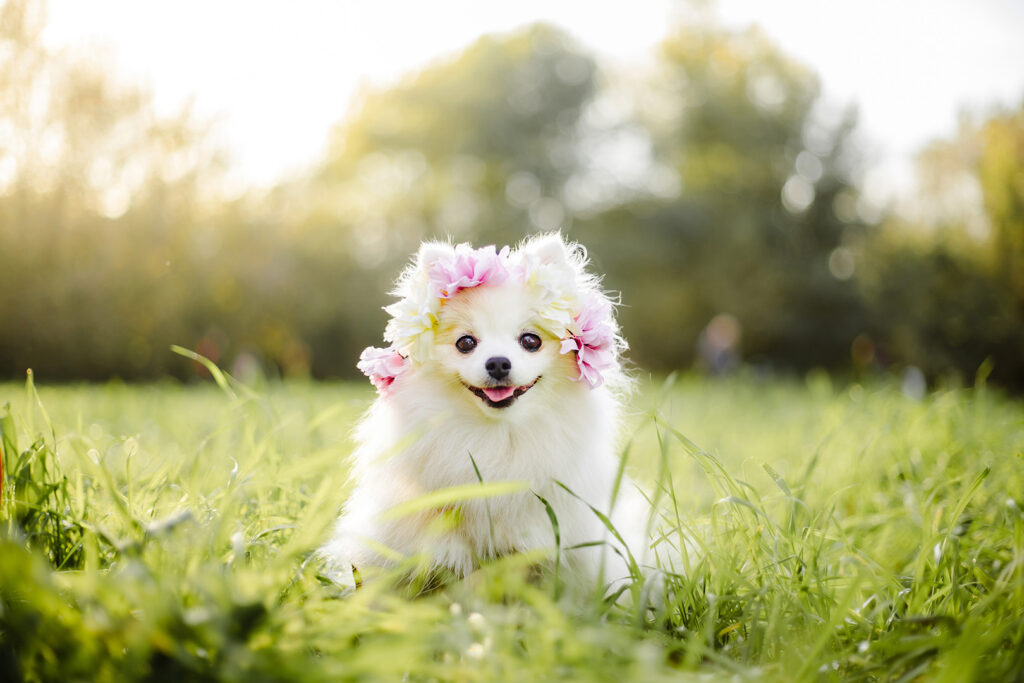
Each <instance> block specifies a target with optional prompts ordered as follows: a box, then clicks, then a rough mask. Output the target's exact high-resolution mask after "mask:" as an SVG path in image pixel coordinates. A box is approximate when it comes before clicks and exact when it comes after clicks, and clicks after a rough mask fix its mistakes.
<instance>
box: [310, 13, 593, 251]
mask: <svg viewBox="0 0 1024 683" xmlns="http://www.w3.org/2000/svg"><path fill="white" fill-rule="evenodd" d="M594 70H595V67H594V63H593V61H592V60H591V58H590V57H589V56H588V55H586V54H584V53H582V52H581V51H580V50H579V49H578V48H577V47H575V46H574V45H573V44H572V42H571V41H570V40H569V39H568V38H567V37H566V36H565V35H564V34H563V33H562V32H560V31H558V30H557V29H554V28H552V27H550V26H545V25H535V26H533V27H530V28H528V29H524V30H521V31H518V32H515V33H513V34H510V35H507V36H499V37H495V36H487V37H484V38H481V39H479V40H478V41H477V42H476V43H474V44H473V45H471V46H470V47H469V48H467V49H466V50H465V51H464V52H463V53H462V54H460V55H459V56H458V57H456V58H454V59H451V60H449V61H445V62H442V63H439V64H437V65H435V66H432V67H430V68H427V69H425V70H424V71H421V72H419V73H418V74H415V75H413V76H410V77H408V78H406V79H405V80H404V81H402V82H400V83H399V84H398V85H396V86H395V87H393V88H390V89H388V90H385V91H380V92H369V93H366V94H364V96H363V97H362V99H361V100H360V102H359V104H358V106H357V107H356V108H355V110H354V111H353V113H352V115H351V116H350V117H349V118H347V119H346V120H345V121H344V122H343V123H342V124H341V125H339V126H338V127H337V128H336V129H335V131H334V134H333V136H332V141H331V143H330V145H329V148H328V151H327V155H326V157H325V159H324V161H323V163H322V165H321V166H320V168H319V169H318V170H317V171H316V174H315V180H316V182H318V183H321V184H323V185H324V186H326V187H327V188H329V190H330V193H331V196H332V198H333V201H334V202H335V205H334V206H335V207H336V213H340V215H343V216H346V217H348V218H350V219H351V221H352V223H353V228H354V230H355V232H356V235H355V237H356V240H357V246H358V247H359V248H362V247H363V246H364V244H363V243H365V242H366V241H373V240H377V239H386V240H393V241H395V242H396V243H395V244H393V245H391V247H392V248H393V249H394V250H396V251H397V252H399V253H401V254H402V255H403V256H404V255H406V254H407V253H408V252H409V251H410V250H412V249H414V248H415V247H416V245H417V244H418V243H419V241H420V240H421V239H423V238H424V237H426V236H430V235H435V236H446V235H450V236H452V237H454V238H456V239H460V240H471V241H479V242H509V241H516V240H518V239H519V238H521V237H522V236H523V235H524V234H526V233H527V232H529V231H531V230H536V229H541V230H554V229H557V228H560V227H564V226H565V225H566V224H567V215H566V211H565V207H564V206H563V205H562V204H561V202H560V200H559V197H560V195H561V190H562V187H563V186H564V184H565V182H566V181H567V180H568V178H569V177H570V176H571V175H572V173H573V171H574V170H575V169H576V167H577V165H578V159H577V150H576V148H575V144H574V143H575V137H576V134H577V133H576V130H577V119H578V118H579V116H580V113H581V111H582V110H583V108H584V106H585V105H586V103H587V102H588V100H589V99H590V98H591V96H592V94H593V92H594Z"/></svg>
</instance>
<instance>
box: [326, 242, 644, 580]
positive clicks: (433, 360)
mask: <svg viewBox="0 0 1024 683" xmlns="http://www.w3.org/2000/svg"><path fill="white" fill-rule="evenodd" d="M586 265H587V263H586V255H585V252H584V250H583V249H582V248H581V247H580V246H579V245H576V244H571V243H566V242H565V241H564V240H563V239H562V237H561V236H559V235H545V236H540V237H535V238H533V239H531V240H529V241H527V242H525V243H524V244H522V245H521V246H520V247H518V248H517V249H515V250H510V249H509V248H508V247H506V248H504V249H502V250H501V251H497V250H495V248H494V247H484V248H482V249H473V248H471V247H470V246H469V245H465V244H460V245H457V246H452V245H449V244H443V243H425V244H424V245H423V246H422V247H421V248H420V250H419V254H418V255H417V256H416V258H415V260H414V262H413V263H412V264H411V265H410V266H409V267H408V268H407V269H406V270H405V271H404V272H403V273H402V275H401V276H400V277H399V279H398V283H397V285H396V287H395V290H394V292H393V294H394V295H396V296H397V297H398V298H399V301H398V302H397V303H395V304H393V305H391V306H388V307H387V308H386V309H385V310H386V311H387V312H388V313H390V315H391V319H390V321H389V322H388V324H387V327H386V329H385V332H384V338H385V340H387V341H388V342H389V343H390V346H389V348H387V349H376V348H372V347H371V348H368V349H366V350H365V351H364V352H363V354H362V355H361V357H360V358H361V360H360V362H359V364H358V365H359V368H360V369H361V370H362V371H363V372H364V373H365V374H366V375H367V376H368V377H369V378H370V380H371V381H372V382H373V383H374V385H375V386H376V387H377V389H378V391H379V397H378V398H377V400H376V402H375V403H374V404H373V406H372V407H371V408H370V410H369V412H368V413H367V414H366V416H365V418H364V419H363V420H362V422H361V424H360V425H359V427H358V430H357V432H356V438H357V442H358V448H357V450H356V451H355V454H354V464H353V472H352V476H353V480H354V489H353V491H352V493H351V496H350V498H349V500H348V502H347V504H346V505H345V507H344V511H343V513H342V515H341V517H340V519H339V520H338V523H337V527H336V530H335V532H334V536H333V537H332V539H331V540H330V541H329V542H328V543H327V544H326V545H324V546H323V547H322V548H321V550H320V554H321V556H322V557H323V558H325V560H326V563H325V564H326V571H325V573H326V574H327V576H329V577H330V578H331V579H332V580H334V581H335V582H337V583H339V584H342V585H353V584H354V583H355V582H356V577H358V576H359V575H360V574H362V575H363V576H365V575H366V572H367V570H370V569H372V568H375V567H393V566H396V565H398V564H400V563H402V562H403V561H404V560H405V559H406V558H418V560H419V562H420V566H421V567H423V566H426V568H427V569H430V570H439V571H442V572H444V571H446V570H447V571H450V572H451V573H452V574H454V575H455V576H460V577H464V576H466V575H468V574H469V573H471V572H472V571H473V570H475V569H476V568H478V567H479V566H480V563H481V562H482V561H486V560H487V559H489V558H496V557H501V556H504V555H507V554H510V553H520V552H531V551H547V552H548V553H550V557H556V556H558V557H560V558H561V561H562V562H564V563H565V564H566V565H568V568H569V570H570V571H569V575H570V576H575V577H577V578H578V579H587V580H593V581H595V582H597V581H603V582H605V584H609V583H612V582H615V581H620V580H622V579H625V578H627V577H628V576H629V575H630V564H631V562H630V561H629V558H630V557H635V558H637V560H639V559H640V558H642V557H644V556H646V551H647V549H648V543H646V542H645V539H646V523H647V520H648V515H647V514H645V510H646V509H647V506H646V504H645V501H644V500H643V498H642V497H641V496H640V495H639V494H638V493H637V492H636V490H635V489H634V488H633V487H632V485H631V484H630V483H629V481H628V480H626V479H625V478H623V477H622V474H621V471H620V463H619V459H618V458H617V457H616V433H617V425H618V422H619V399H618V397H617V394H618V393H619V392H621V391H622V390H623V389H624V388H625V387H626V386H627V385H628V380H627V379H626V378H625V377H624V374H623V372H622V370H621V368H620V352H621V351H623V350H624V349H625V347H626V344H625V342H624V341H623V340H622V338H621V337H620V336H619V333H618V325H617V323H616V320H615V316H614V307H613V305H612V302H611V301H610V300H609V298H608V296H607V295H606V294H604V293H603V292H602V290H601V289H600V287H599V280H598V279H597V278H596V277H595V276H593V275H591V274H589V273H588V272H587V270H586ZM503 483H508V486H506V487H505V488H502V486H504V484H503ZM482 485H483V486H482ZM481 486H482V488H480V491H481V493H482V494H484V495H485V496H486V497H480V496H477V495H474V493H473V490H474V488H473V487H481ZM488 486H490V487H491V488H488ZM494 487H498V488H497V489H495V488H494ZM442 490H449V491H448V492H447V493H450V494H451V496H452V497H453V498H454V500H446V496H445V493H446V492H445V491H442ZM433 492H440V493H438V495H437V497H436V498H435V499H434V500H435V501H437V502H434V503H433V504H432V503H431V500H432V499H431V498H424V496H428V495H429V494H431V493H433ZM616 499H617V500H616ZM417 501H420V502H417ZM422 501H426V502H425V503H424V502H422ZM545 502H546V503H547V505H545ZM551 513H553V515H554V517H555V520H556V521H557V535H558V538H557V544H558V546H557V555H556V533H555V532H556V524H555V523H553V522H552V519H551ZM599 513H600V514H599ZM602 515H604V516H605V519H604V520H603V519H602ZM605 520H608V521H610V523H611V525H612V526H613V527H614V528H615V530H616V533H614V534H613V533H611V532H609V529H608V525H607V524H606V521H605ZM623 545H626V546H627V547H622V546H623ZM633 566H634V567H635V565H633ZM353 569H355V570H356V571H357V573H356V577H353Z"/></svg>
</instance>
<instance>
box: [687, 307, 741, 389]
mask: <svg viewBox="0 0 1024 683" xmlns="http://www.w3.org/2000/svg"><path fill="white" fill-rule="evenodd" d="M742 336H743V326H742V325H740V321H739V320H737V319H736V316H734V315H732V314H729V313H719V314H718V315H716V316H715V317H714V318H712V319H711V322H709V323H708V324H707V326H706V327H705V328H704V329H703V330H702V331H701V333H700V338H699V339H698V340H697V350H698V352H699V353H700V358H701V361H702V363H703V364H704V366H705V367H707V369H708V371H709V372H710V373H711V374H713V375H724V374H726V373H728V372H730V371H732V370H733V369H734V368H735V367H736V366H737V365H739V363H740V339H741V338H742Z"/></svg>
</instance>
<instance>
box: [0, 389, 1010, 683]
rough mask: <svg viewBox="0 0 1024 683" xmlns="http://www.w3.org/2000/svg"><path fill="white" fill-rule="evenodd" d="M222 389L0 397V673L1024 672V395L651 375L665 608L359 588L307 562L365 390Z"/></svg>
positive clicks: (641, 439)
mask: <svg viewBox="0 0 1024 683" xmlns="http://www.w3.org/2000/svg"><path fill="white" fill-rule="evenodd" d="M229 389H231V390H232V394H233V395H229V394H228V393H225V392H224V391H221V390H220V389H218V388H217V387H216V386H214V385H212V384H210V385H206V386H198V387H182V386H179V385H176V384H166V385H152V386H141V387H138V386H124V385H116V384H111V385H106V386H78V387H75V386H68V387H47V386H44V387H42V388H39V389H38V392H36V391H35V390H34V389H33V388H32V387H28V388H26V387H25V386H21V385H0V426H2V432H3V442H2V443H3V451H4V453H3V466H4V477H5V479H4V484H3V501H2V503H0V680H4V681H7V680H19V679H22V678H24V679H27V680H62V681H66V680H117V681H121V680H130V679H137V678H158V679H169V680H193V679H209V680H241V679H244V680H246V681H255V680H296V681H317V680H353V679H371V680H402V679H405V680H456V681H473V680H585V681H592V680H595V681H604V680H607V681H635V680H636V681H639V680H644V681H647V680H651V681H657V680H689V679H693V680H702V681H703V680H717V679H719V678H732V677H734V676H735V677H738V679H740V680H743V679H751V680H778V681H802V680H833V679H843V680H939V681H968V680H986V681H987V680H1019V678H1020V676H1021V675H1022V672H1024V616H1022V615H1024V568H1022V564H1024V514H1022V512H1021V509H1020V507H1019V506H1020V505H1022V504H1024V500H1022V496H1024V457H1022V455H1021V453H1022V451H1024V406H1022V404H1021V403H1020V402H1019V401H1015V400H1010V399H1007V398H1005V397H1003V396H1001V395H1000V394H998V393H996V392H994V391H991V390H987V389H985V388H984V387H980V388H978V389H960V390H944V391H941V392H938V393H935V394H931V395H929V396H927V397H926V398H925V399H924V400H922V401H914V400H912V399H908V398H905V397H904V396H903V395H902V394H900V392H899V391H898V388H897V387H894V386H890V385H888V384H884V383H879V384H870V385H866V386H861V385H853V386H850V387H843V388H838V387H834V386H832V385H831V384H830V383H829V380H828V379H827V378H825V377H823V376H815V377H812V378H810V379H809V380H808V381H807V382H793V381H779V380H767V379H758V378H753V377H742V378H735V379H729V380H724V381H707V380H702V379H699V378H685V379H682V380H680V381H679V382H677V383H675V384H674V385H671V386H669V385H664V384H661V383H645V384H643V385H642V389H641V390H640V391H638V392H637V394H636V396H635V397H634V398H633V401H632V405H631V413H630V420H629V425H630V427H629V430H628V435H629V436H631V438H630V440H629V443H628V444H627V445H626V446H625V447H624V451H625V453H626V455H627V458H628V460H627V463H628V469H629V470H630V471H631V472H632V473H633V474H634V476H635V477H636V478H637V479H638V480H639V481H641V482H643V483H644V484H645V486H647V487H648V488H649V489H650V490H653V491H656V492H657V493H656V494H655V497H656V498H657V506H658V508H659V510H661V511H662V523H661V527H660V531H661V533H662V537H661V539H660V541H659V545H658V548H659V551H660V552H661V554H662V556H663V557H665V558H668V557H674V558H675V559H674V560H673V567H672V569H674V573H671V574H669V575H667V577H666V579H665V582H664V593H663V594H661V593H659V594H658V595H655V596H653V598H652V600H651V603H652V604H651V606H650V607H649V608H646V609H645V608H644V607H643V603H642V602H641V601H638V600H634V601H632V602H629V601H622V602H620V603H618V604H609V603H608V602H607V601H603V600H601V599H600V598H598V597H586V596H582V597H581V596H580V595H578V594H563V593H559V592H558V591H557V588H558V586H556V585H555V581H554V579H553V578H552V576H551V575H548V576H546V577H543V578H542V579H541V580H540V581H537V580H536V579H533V580H531V579H530V578H529V572H528V571H527V570H528V565H529V564H530V563H531V562H533V558H517V557H511V558H506V559H505V560H502V561H499V562H497V563H495V564H494V565H492V566H489V567H487V568H485V570H484V571H482V572H481V573H480V574H479V575H478V576H475V577H474V581H472V582H461V583H455V584H452V585H449V586H447V587H445V588H443V589H442V590H439V591H437V592H434V593H432V594H430V595H428V596H426V597H418V598H411V597H409V596H408V595H407V594H406V593H407V591H400V590H395V589H394V588H392V587H391V585H390V584H388V583H387V582H376V583H370V584H367V585H366V586H364V587H363V588H362V589H360V590H359V591H357V592H356V593H354V594H352V595H348V596H339V595H338V594H337V593H336V591H335V590H333V589H332V588H331V587H330V586H326V585H324V584H323V583H322V582H321V581H320V580H318V579H317V576H316V574H317V567H316V563H315V562H312V561H307V559H308V557H309V554H310V552H311V550H312V549H313V548H315V547H316V546H317V544H318V543H319V542H320V541H321V540H322V539H323V538H324V536H325V534H326V533H327V531H328V529H329V525H330V524H331V522H332V521H333V518H334V516H335V514H336V511H337V509H338V507H339V506H340V504H341V503H342V502H343V501H344V499H345V495H346V486H347V484H346V464H345V462H346V456H347V454H348V452H349V450H350V449H351V443H350V441H349V440H348V435H349V432H350V429H351V427H352V425H353V423H354V421H355V420H356V419H357V418H358V416H359V414H360V412H361V411H362V410H363V409H364V408H365V407H366V405H367V404H368V402H369V400H370V399H371V397H372V394H371V391H370V390H369V389H368V388H366V387H364V386H363V385H361V384H360V385H345V384H335V385H324V384H297V385H293V384H286V385H269V386H266V387H262V388H259V389H257V390H248V389H245V388H243V387H238V386H233V387H230V386H229ZM5 403H9V404H10V407H9V409H7V410H5V409H3V408H2V406H3V405H4V404H5ZM695 444H699V445H700V447H697V446H696V445H695ZM701 449H705V450H701ZM680 546H684V550H685V552H683V551H680V550H679V548H680ZM673 547H674V548H675V549H672V548H673Z"/></svg>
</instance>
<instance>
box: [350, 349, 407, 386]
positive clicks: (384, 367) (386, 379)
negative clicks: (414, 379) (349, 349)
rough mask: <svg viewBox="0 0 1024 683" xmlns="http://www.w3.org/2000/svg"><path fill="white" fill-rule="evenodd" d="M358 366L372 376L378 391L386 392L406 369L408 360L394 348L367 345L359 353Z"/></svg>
mask: <svg viewBox="0 0 1024 683" xmlns="http://www.w3.org/2000/svg"><path fill="white" fill-rule="evenodd" d="M356 367H357V368H359V369H360V370H361V371H362V372H363V374H364V375H366V376H367V377H369V378H370V382H372V383H373V386H375V387H377V391H379V392H380V393H381V394H384V393H385V392H386V390H387V388H388V387H390V386H391V383H392V382H394V381H395V378H396V377H398V375H400V374H401V373H402V371H403V370H405V367H406V362H405V358H403V357H402V354H400V353H398V351H395V350H394V349H378V348H376V347H373V346H367V347H366V348H365V349H363V352H362V353H361V354H359V362H358V363H356Z"/></svg>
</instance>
